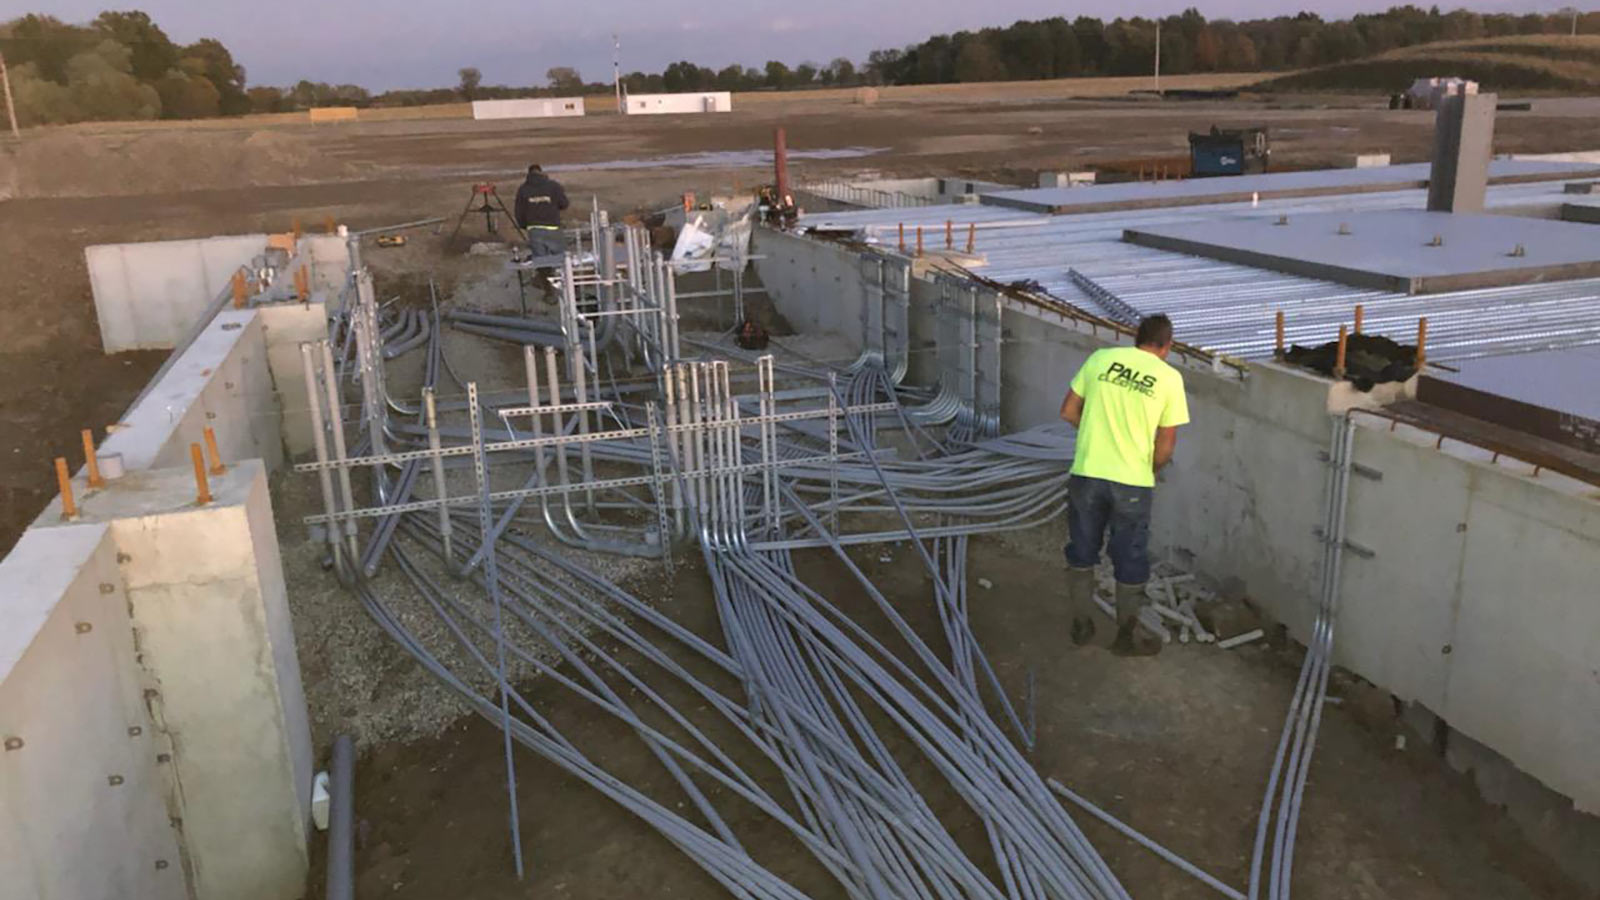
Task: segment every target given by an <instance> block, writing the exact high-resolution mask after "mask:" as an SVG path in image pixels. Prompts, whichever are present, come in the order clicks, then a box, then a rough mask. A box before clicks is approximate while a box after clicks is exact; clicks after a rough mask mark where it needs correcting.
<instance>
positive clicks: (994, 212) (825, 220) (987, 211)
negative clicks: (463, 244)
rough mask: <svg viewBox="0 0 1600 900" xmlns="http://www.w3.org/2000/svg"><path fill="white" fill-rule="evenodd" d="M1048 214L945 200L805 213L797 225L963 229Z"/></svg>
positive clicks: (831, 228)
mask: <svg viewBox="0 0 1600 900" xmlns="http://www.w3.org/2000/svg"><path fill="white" fill-rule="evenodd" d="M1048 219H1049V216H1046V215H1041V214H1030V213H1026V212H1021V211H1019V210H1015V209H1002V208H1000V207H997V206H979V205H978V204H976V203H958V204H946V205H943V206H909V207H900V208H897V209H861V210H842V211H838V212H819V213H807V214H805V215H803V216H801V217H800V226H801V227H802V228H804V229H806V230H808V231H855V230H858V229H861V228H867V227H874V226H876V227H879V228H883V227H888V228H898V227H899V226H900V225H904V226H905V227H906V228H907V229H912V228H916V227H917V226H919V225H920V226H922V227H923V228H925V229H926V228H935V227H936V228H939V229H941V230H942V229H943V228H944V223H945V222H951V223H953V224H954V226H955V227H956V228H959V229H961V230H962V231H963V232H965V229H966V227H967V226H968V225H969V224H976V225H978V227H980V228H982V227H985V226H992V225H999V224H1013V223H1022V224H1037V223H1041V222H1044V221H1046V220H1048Z"/></svg>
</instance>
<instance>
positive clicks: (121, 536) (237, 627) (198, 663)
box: [84, 460, 313, 900]
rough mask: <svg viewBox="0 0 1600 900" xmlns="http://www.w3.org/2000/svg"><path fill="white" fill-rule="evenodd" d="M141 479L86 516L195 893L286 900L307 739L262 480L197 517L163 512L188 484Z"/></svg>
mask: <svg viewBox="0 0 1600 900" xmlns="http://www.w3.org/2000/svg"><path fill="white" fill-rule="evenodd" d="M141 477H147V478H148V480H147V481H143V482H138V481H134V482H133V483H130V484H127V485H120V486H118V488H117V489H115V490H114V491H112V492H108V493H110V494H116V493H121V494H122V496H116V497H108V498H107V499H108V500H111V499H115V500H117V501H118V502H117V504H116V505H115V507H113V508H112V509H107V510H101V509H99V508H98V506H97V505H96V504H92V503H88V502H86V503H85V504H84V513H85V516H86V517H88V516H105V517H107V518H110V519H111V527H112V535H113V537H114V538H115V540H116V543H117V548H118V550H119V552H120V557H119V558H120V559H121V561H122V562H121V571H122V580H123V583H124V584H125V585H126V587H127V593H128V605H129V608H130V609H131V611H132V617H133V624H134V629H135V632H136V633H137V634H138V636H139V645H140V648H141V652H142V661H143V663H144V665H145V667H146V668H148V669H149V671H150V673H151V675H152V676H153V678H154V680H155V681H156V682H157V683H158V684H159V685H160V697H159V704H158V706H157V707H156V708H157V715H156V718H157V720H158V724H159V727H160V728H161V729H162V730H163V731H164V732H166V733H168V734H170V735H171V736H172V742H173V747H174V751H173V758H172V767H173V771H174V773H175V774H176V777H177V779H178V781H179V783H181V784H182V786H183V808H184V815H183V822H184V840H185V845H186V847H187V849H188V852H189V856H190V858H191V859H192V860H193V864H194V873H195V885H196V892H197V895H198V896H200V897H206V898H210V897H239V896H250V897H254V898H262V900H268V898H271V900H293V898H298V897H300V896H301V894H302V893H303V891H304V887H305V871H306V867H307V865H308V861H309V857H308V855H307V844H306V842H307V832H308V831H309V827H310V826H309V822H310V815H311V808H310V803H311V776H312V774H313V773H312V770H311V769H312V767H311V733H310V726H309V722H308V719H307V715H306V706H305V695H304V691H303V689H302V687H301V682H300V667H299V662H298V660H297V658H296V656H295V650H294V635H293V632H292V631H291V629H290V625H289V610H288V598H287V595H286V593H285V589H284V582H283V570H282V562H281V560H280V559H279V555H278V544H277V535H276V531H275V530H274V528H273V523H272V504H271V501H270V499H269V498H268V495H267V479H266V469H265V467H264V466H263V465H262V464H261V463H260V461H259V460H247V461H244V462H241V463H237V464H235V465H233V466H232V467H231V468H230V469H229V471H228V472H227V473H226V474H224V475H222V476H219V477H215V478H213V479H212V486H211V490H212V493H213V494H214V495H215V497H216V499H215V500H214V501H213V502H212V503H210V504H207V505H206V506H204V507H196V506H194V505H193V503H192V500H191V502H189V503H185V504H182V505H175V504H174V503H173V501H174V500H177V499H180V498H181V499H185V500H190V499H191V498H189V497H187V496H186V494H187V493H189V492H191V491H192V485H193V476H192V474H191V473H189V472H186V471H184V470H182V469H176V470H172V469H168V470H158V471H153V472H148V473H139V474H138V475H129V476H128V477H127V479H125V480H130V481H132V480H133V479H139V478H141ZM111 517H114V518H111ZM202 547H203V548H204V551H203V552H195V548H202ZM246 886H248V887H246Z"/></svg>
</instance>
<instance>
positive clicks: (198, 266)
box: [83, 234, 350, 353]
mask: <svg viewBox="0 0 1600 900" xmlns="http://www.w3.org/2000/svg"><path fill="white" fill-rule="evenodd" d="M266 249H267V235H265V234H243V235H237V236H225V237H213V238H202V239H198V240H184V241H147V242H143V243H134V244H99V245H95V246H92V247H85V248H84V251H83V253H84V260H85V262H86V263H87V265H88V267H89V284H90V288H91V290H92V291H93V292H94V308H95V315H96V316H97V317H98V319H99V322H100V342H101V345H102V347H103V348H104V350H105V352H107V353H121V352H122V351H124V350H165V349H169V348H172V347H175V346H177V344H178V342H179V341H181V340H183V339H184V338H185V337H186V336H187V335H188V334H189V332H190V331H191V330H192V329H193V328H194V326H195V325H196V323H197V322H198V321H199V319H200V316H201V314H202V313H204V312H205V310H206V309H208V308H209V307H210V306H211V304H212V303H213V302H214V301H215V300H216V299H217V297H218V296H220V295H221V294H222V293H223V292H224V291H227V290H229V289H230V286H231V283H232V280H233V274H234V272H236V271H238V270H239V267H240V266H250V265H252V264H253V263H254V262H255V261H256V259H257V258H258V257H260V256H261V255H262V254H263V253H265V252H266ZM301 266H304V267H305V269H306V272H307V274H308V275H309V276H310V279H311V289H312V293H313V294H318V295H327V296H329V297H335V298H336V297H337V296H338V295H339V293H340V292H341V291H342V290H343V289H344V287H345V282H346V280H347V279H348V276H349V272H350V254H349V249H348V247H347V246H346V243H345V239H344V238H342V237H339V236H338V235H331V234H303V235H301V236H300V239H299V241H298V242H297V243H296V255H295V258H294V259H293V260H291V261H290V263H289V265H288V267H287V268H286V269H285V270H284V271H283V272H282V273H281V274H280V275H279V280H278V283H277V284H276V285H275V286H274V288H273V290H274V291H276V293H274V294H269V295H268V296H269V298H271V297H287V293H286V292H288V293H292V292H291V291H290V290H289V289H290V287H291V286H292V279H293V274H292V273H293V272H294V271H295V270H297V269H299V268H300V267H301Z"/></svg>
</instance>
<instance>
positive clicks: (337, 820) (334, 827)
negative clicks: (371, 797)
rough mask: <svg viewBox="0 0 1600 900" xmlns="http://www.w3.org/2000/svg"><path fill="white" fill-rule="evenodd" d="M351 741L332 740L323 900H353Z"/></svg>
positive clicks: (344, 736)
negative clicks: (325, 876)
mask: <svg viewBox="0 0 1600 900" xmlns="http://www.w3.org/2000/svg"><path fill="white" fill-rule="evenodd" d="M355 782H356V750H355V741H353V740H352V739H351V738H350V736H349V735H347V734H341V735H339V736H338V737H337V738H334V741H333V767H332V770H331V772H330V773H329V787H330V791H329V795H330V796H329V799H328V877H327V882H326V884H325V886H324V888H325V896H326V897H327V900H355V885H356V879H355V819H356V811H355V807H356V792H355Z"/></svg>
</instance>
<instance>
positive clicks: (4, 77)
mask: <svg viewBox="0 0 1600 900" xmlns="http://www.w3.org/2000/svg"><path fill="white" fill-rule="evenodd" d="M0 86H4V88H5V95H6V116H7V117H8V118H9V119H11V136H12V137H14V138H16V139H17V140H19V141H20V140H22V132H21V131H18V130H17V106H16V104H15V103H13V102H11V76H10V74H8V73H7V72H6V55H5V54H4V53H0Z"/></svg>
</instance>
